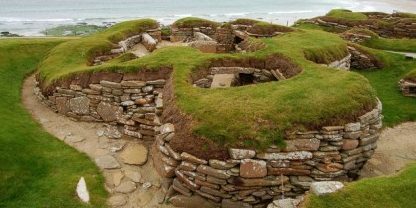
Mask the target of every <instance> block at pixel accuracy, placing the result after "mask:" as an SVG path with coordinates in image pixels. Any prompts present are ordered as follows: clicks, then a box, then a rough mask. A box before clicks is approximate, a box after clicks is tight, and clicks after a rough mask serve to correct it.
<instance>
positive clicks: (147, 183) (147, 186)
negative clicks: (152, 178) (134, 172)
mask: <svg viewBox="0 0 416 208" xmlns="http://www.w3.org/2000/svg"><path fill="white" fill-rule="evenodd" d="M150 187H152V184H151V183H150V182H144V183H143V185H142V188H143V189H145V190H146V189H149V188H150Z"/></svg>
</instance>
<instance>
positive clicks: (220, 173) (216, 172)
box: [196, 165, 231, 179]
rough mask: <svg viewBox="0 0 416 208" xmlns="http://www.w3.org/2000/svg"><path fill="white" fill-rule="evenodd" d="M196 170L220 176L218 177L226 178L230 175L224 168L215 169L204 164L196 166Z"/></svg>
mask: <svg viewBox="0 0 416 208" xmlns="http://www.w3.org/2000/svg"><path fill="white" fill-rule="evenodd" d="M196 171H197V172H199V173H204V174H207V175H209V176H213V177H216V178H220V179H228V178H230V177H231V176H230V175H228V174H227V172H226V171H224V170H217V169H214V168H212V167H210V166H206V165H200V166H198V168H197V169H196Z"/></svg>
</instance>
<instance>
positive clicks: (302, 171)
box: [267, 167, 311, 176]
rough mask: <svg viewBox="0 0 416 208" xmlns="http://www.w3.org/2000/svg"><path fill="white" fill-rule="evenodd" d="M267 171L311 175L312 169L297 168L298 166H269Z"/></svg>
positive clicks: (277, 173) (270, 173)
mask: <svg viewBox="0 0 416 208" xmlns="http://www.w3.org/2000/svg"><path fill="white" fill-rule="evenodd" d="M267 173H268V174H269V175H277V176H279V175H282V174H283V175H296V176H302V175H309V174H310V173H311V171H310V170H306V169H296V168H273V167H268V168H267Z"/></svg>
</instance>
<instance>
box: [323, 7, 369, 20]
mask: <svg viewBox="0 0 416 208" xmlns="http://www.w3.org/2000/svg"><path fill="white" fill-rule="evenodd" d="M326 16H327V17H334V18H340V19H345V20H367V19H368V17H367V15H365V14H363V13H361V12H352V11H351V10H347V9H333V10H331V11H329V12H328V13H327V14H326Z"/></svg>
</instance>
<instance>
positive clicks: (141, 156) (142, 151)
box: [120, 143, 148, 165]
mask: <svg viewBox="0 0 416 208" xmlns="http://www.w3.org/2000/svg"><path fill="white" fill-rule="evenodd" d="M147 152H148V151H147V148H146V147H145V146H143V145H142V144H136V143H131V144H129V145H127V147H125V148H124V150H123V151H122V152H121V153H120V158H121V160H122V161H123V162H124V163H126V164H129V165H143V164H145V163H146V161H147Z"/></svg>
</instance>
